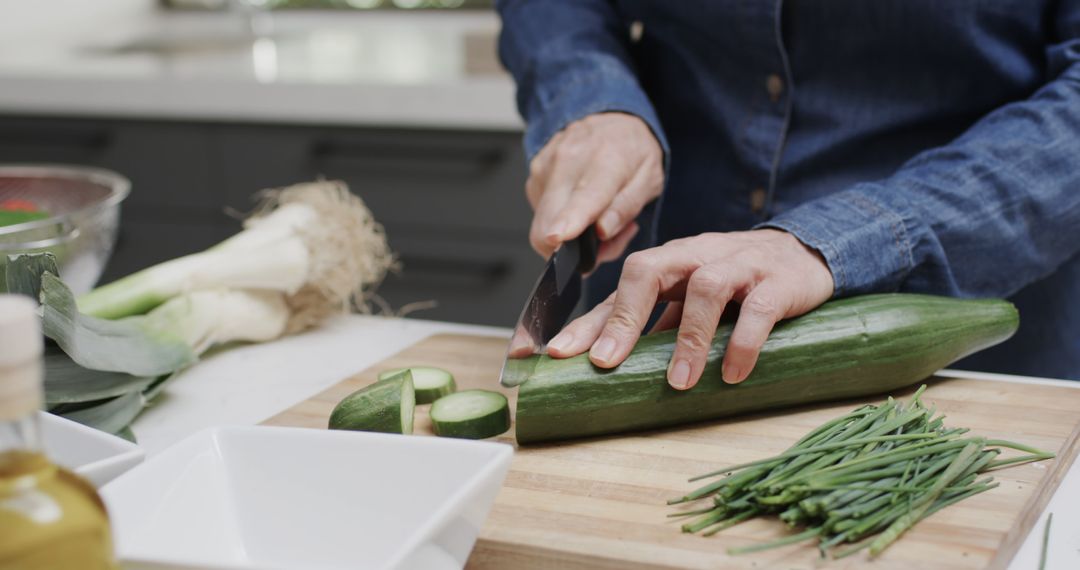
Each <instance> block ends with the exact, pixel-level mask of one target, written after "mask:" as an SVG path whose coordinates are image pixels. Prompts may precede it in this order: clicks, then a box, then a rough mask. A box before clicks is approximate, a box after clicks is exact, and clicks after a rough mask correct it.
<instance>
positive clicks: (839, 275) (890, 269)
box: [754, 184, 918, 297]
mask: <svg viewBox="0 0 1080 570" xmlns="http://www.w3.org/2000/svg"><path fill="white" fill-rule="evenodd" d="M888 196H889V195H888V194H885V192H884V191H883V189H882V188H880V187H879V186H878V185H876V184H860V185H857V186H854V187H852V188H851V189H848V190H845V191H842V192H838V193H836V194H831V195H829V196H826V197H824V198H820V199H817V200H813V201H810V202H807V203H805V204H802V205H800V206H798V207H796V208H793V209H791V210H789V211H787V212H783V213H781V214H778V215H777V216H776V217H774V218H772V219H770V220H769V221H767V222H764V223H761V224H758V225H757V226H755V228H754V229H760V228H775V229H780V230H784V231H786V232H788V233H790V234H792V235H794V236H795V237H796V238H798V239H799V241H801V242H803V243H804V244H806V245H807V246H808V247H811V248H814V249H816V250H817V251H818V252H820V253H821V255H822V256H823V257H824V258H825V261H826V263H828V265H829V270H830V271H831V272H832V275H833V282H834V286H835V289H834V292H833V296H834V297H847V296H851V295H859V294H864V293H874V292H886V291H896V290H898V289H899V288H900V285H901V283H902V282H903V280H904V278H905V277H907V275H908V274H909V273H910V272H911V270H912V269H913V268H914V267H915V258H914V241H913V239H914V236H916V235H917V228H918V221H917V220H916V219H915V218H914V217H913V216H911V215H910V214H908V213H907V212H906V209H905V208H903V206H902V205H901V204H891V203H889V202H890V201H888V200H886V198H888Z"/></svg>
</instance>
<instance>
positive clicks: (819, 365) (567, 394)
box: [516, 293, 1019, 443]
mask: <svg viewBox="0 0 1080 570" xmlns="http://www.w3.org/2000/svg"><path fill="white" fill-rule="evenodd" d="M1018 325H1019V316H1018V314H1017V311H1016V308H1015V307H1014V306H1013V305H1012V304H1011V303H1009V302H1007V301H1003V300H1000V299H980V300H970V299H955V298H950V297H937V296H930V295H916V294H907V293H894V294H882V295H865V296H860V297H851V298H848V299H841V300H837V301H830V302H828V303H825V304H824V305H822V306H820V307H818V308H817V309H815V310H814V311H811V312H809V313H807V314H805V315H803V316H801V317H797V318H794V319H789V320H786V321H782V322H780V323H779V324H777V326H776V328H775V329H774V330H773V332H772V334H770V335H769V338H768V340H767V341H766V342H765V346H764V347H763V348H762V351H761V356H760V358H759V359H758V362H757V365H756V366H755V368H754V371H753V372H752V373H751V374H750V376H749V377H748V378H747V379H746V380H745V381H743V382H742V383H740V384H734V385H733V384H726V383H724V382H723V380H722V379H721V377H720V365H721V361H722V359H723V356H724V347H725V346H726V345H727V340H728V337H729V336H730V334H731V329H732V325H731V324H725V325H722V326H721V327H720V328H719V329H718V330H717V332H716V337H715V338H714V339H713V344H712V349H711V350H710V351H709V356H708V361H707V364H706V366H705V370H704V372H703V374H702V377H701V380H700V381H699V382H698V384H697V385H696V386H694V387H693V388H692V389H690V390H686V391H678V390H675V389H673V388H671V387H670V386H668V384H667V368H668V362H669V361H670V359H671V355H672V353H673V351H674V348H675V336H676V331H665V332H661V333H657V334H651V335H647V336H643V337H642V338H641V339H640V340H639V341H638V343H637V345H636V346H635V347H634V350H633V352H631V354H630V356H629V358H627V359H626V361H625V362H623V363H622V364H621V365H619V366H618V367H616V368H614V369H611V370H604V369H601V368H597V367H595V366H593V364H592V363H591V362H589V359H588V354H582V355H579V356H575V357H573V358H567V359H562V360H559V359H553V358H550V357H547V356H537V357H534V358H538V359H539V360H538V362H537V363H536V369H535V371H534V372H533V374H532V376H531V377H530V378H529V380H527V381H526V382H525V383H524V384H522V385H521V388H520V389H519V392H518V402H517V420H516V421H517V440H518V442H519V443H533V442H540V441H551V440H560V439H568V438H575V437H585V436H592V435H599V434H608V433H617V432H625V431H632V430H641V429H648V428H657V427H663V426H670V425H675V424H682V423H687V422H694V421H700V420H707V419H715V418H721V417H725V416H731V415H734V414H742V413H747V412H756V411H762V410H773V409H778V408H783V407H787V406H797V405H800V404H808V403H811V402H820V401H823V400H838V399H843V398H852V397H857V396H866V395H871V394H877V393H882V392H888V391H890V390H894V389H896V388H900V387H903V386H908V385H910V384H914V383H916V382H919V381H920V380H923V379H924V378H926V377H927V376H930V375H931V374H933V373H934V372H936V371H937V370H939V369H941V368H943V367H944V366H947V365H948V364H949V363H951V362H954V361H956V360H958V359H960V358H962V357H964V356H967V355H969V354H972V353H974V352H976V351H979V350H982V349H984V348H987V347H989V346H993V345H995V344H998V343H1000V342H1002V341H1004V340H1006V339H1007V338H1009V337H1010V336H1012V335H1013V333H1015V332H1016V328H1017V326H1018Z"/></svg>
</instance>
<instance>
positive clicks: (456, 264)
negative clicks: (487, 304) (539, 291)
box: [401, 255, 513, 284]
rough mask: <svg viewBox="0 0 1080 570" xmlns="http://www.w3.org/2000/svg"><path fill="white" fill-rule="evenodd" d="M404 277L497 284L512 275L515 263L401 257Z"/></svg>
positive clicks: (495, 260) (418, 256)
mask: <svg viewBox="0 0 1080 570" xmlns="http://www.w3.org/2000/svg"><path fill="white" fill-rule="evenodd" d="M401 264H402V271H401V275H402V276H403V277H406V278H408V277H412V276H416V277H421V278H424V279H432V280H440V281H441V280H443V279H451V280H453V281H454V282H457V283H461V282H462V281H469V282H474V283H480V284H492V283H497V282H499V281H501V280H503V279H505V278H506V277H507V276H508V275H510V271H511V268H512V267H513V262H512V261H510V260H509V259H494V260H491V261H477V260H474V259H447V258H441V257H429V256H421V255H415V256H414V255H403V256H402V257H401Z"/></svg>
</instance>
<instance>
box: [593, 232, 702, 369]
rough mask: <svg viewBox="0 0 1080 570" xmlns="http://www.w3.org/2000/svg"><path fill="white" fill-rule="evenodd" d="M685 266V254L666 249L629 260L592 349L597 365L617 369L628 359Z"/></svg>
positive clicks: (624, 265) (640, 253) (636, 255)
mask: <svg viewBox="0 0 1080 570" xmlns="http://www.w3.org/2000/svg"><path fill="white" fill-rule="evenodd" d="M662 250H663V251H662ZM685 263H686V260H685V259H683V255H682V254H681V252H679V251H677V250H673V249H666V248H655V249H650V250H645V251H639V252H636V253H633V254H631V255H630V257H628V258H626V263H624V264H623V270H622V276H621V277H620V278H619V286H618V288H617V289H616V291H615V302H614V306H613V307H612V310H611V316H610V317H609V318H608V320H607V322H606V323H605V324H604V330H603V331H602V332H601V333H600V336H599V338H598V339H597V340H596V342H595V343H593V345H592V348H591V349H589V360H591V361H592V363H593V364H595V365H597V366H599V367H601V368H614V367H616V366H618V365H619V364H620V363H621V362H622V361H623V360H626V357H627V356H628V355H629V354H630V350H631V349H633V348H634V344H635V343H636V342H637V339H638V337H640V336H641V331H642V329H643V328H645V323H646V322H647V321H648V319H649V315H650V313H652V310H653V307H655V306H656V301H657V299H658V297H659V295H660V293H661V292H662V291H663V290H664V289H666V286H667V284H668V283H669V282H671V281H673V280H677V279H679V278H680V274H681V272H682V268H683V266H684V265H685Z"/></svg>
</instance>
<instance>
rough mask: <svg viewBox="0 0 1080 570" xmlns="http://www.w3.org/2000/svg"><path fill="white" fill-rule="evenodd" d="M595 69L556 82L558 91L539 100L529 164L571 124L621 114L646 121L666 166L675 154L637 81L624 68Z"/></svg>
mask: <svg viewBox="0 0 1080 570" xmlns="http://www.w3.org/2000/svg"><path fill="white" fill-rule="evenodd" d="M591 67H592V69H591V70H590V71H589V72H588V73H584V74H575V75H572V76H571V77H569V78H566V77H565V76H563V77H560V78H559V80H558V81H557V82H554V84H555V86H556V89H553V90H552V91H551V92H550V93H544V94H541V95H540V96H539V97H537V98H536V99H537V100H538V101H543V104H542V105H540V104H535V105H533V106H532V107H533V108H532V109H529V110H528V112H527V113H526V114H527V117H526V118H527V120H528V127H527V128H526V130H525V155H526V158H527V159H528V161H530V162H531V161H532V159H533V157H534V156H536V153H538V152H540V149H542V148H544V145H546V144H547V142H548V141H549V140H550V139H551V137H553V136H555V134H556V133H558V132H559V131H561V130H563V129H564V128H566V126H567V125H569V124H570V123H572V122H574V121H576V120H578V119H582V118H584V117H587V116H588V115H592V114H595V113H608V112H619V113H627V114H630V115H634V116H635V117H638V118H640V119H641V120H642V121H645V124H646V125H648V127H649V129H650V130H651V131H652V133H653V136H655V137H656V140H657V142H658V143H659V144H660V148H661V149H662V150H663V152H664V164H665V167H666V165H667V163H668V157H669V156H670V154H671V152H670V149H669V147H668V142H667V138H666V137H665V136H664V131H663V129H661V127H660V119H659V118H658V117H657V115H656V111H655V110H654V109H653V106H652V103H651V102H650V101H649V99H648V97H647V96H646V95H645V92H644V91H642V89H641V86H640V85H639V84H638V82H637V80H636V78H634V76H633V75H632V74H630V73H628V71H627V70H626V68H624V67H622V66H621V65H613V64H610V63H599V64H597V65H594V66H591ZM613 67H614V68H613ZM540 83H541V84H545V82H540ZM541 107H542V108H541Z"/></svg>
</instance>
